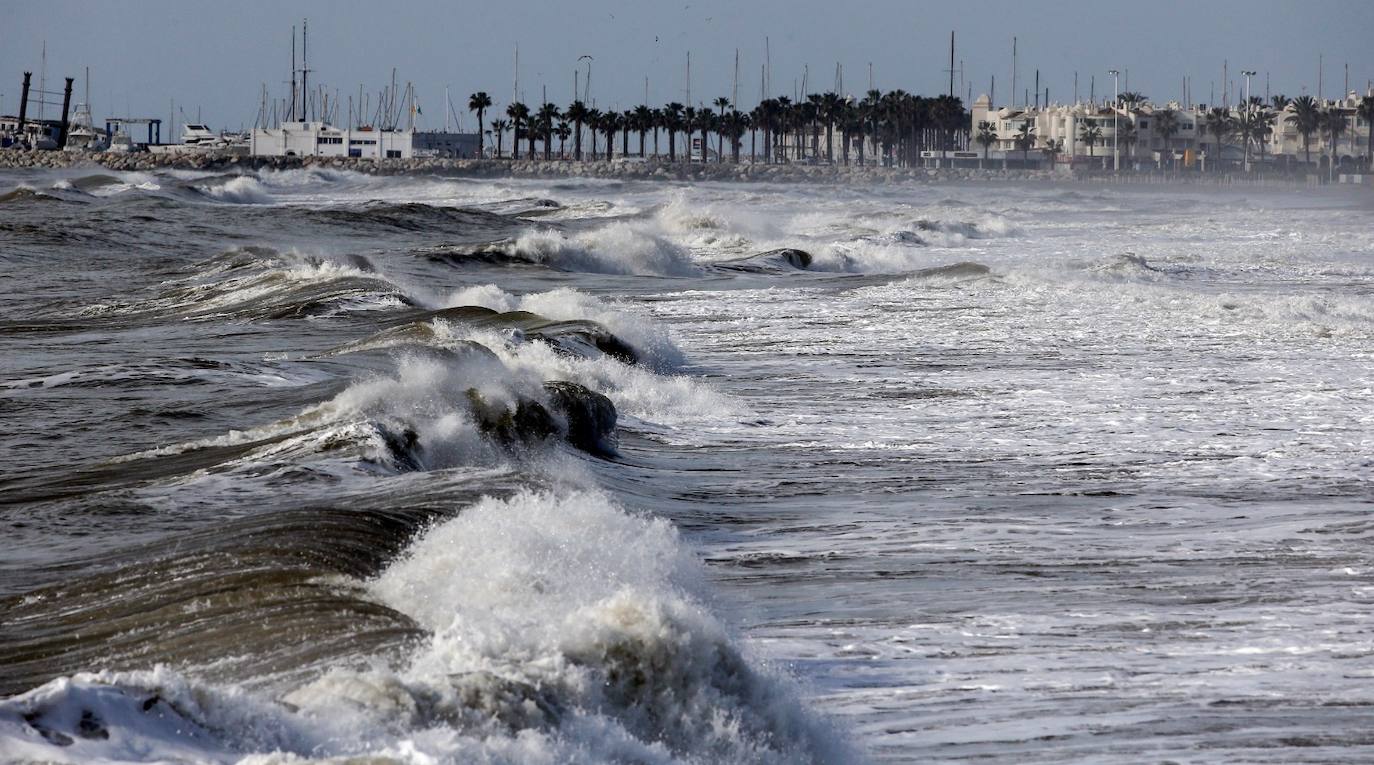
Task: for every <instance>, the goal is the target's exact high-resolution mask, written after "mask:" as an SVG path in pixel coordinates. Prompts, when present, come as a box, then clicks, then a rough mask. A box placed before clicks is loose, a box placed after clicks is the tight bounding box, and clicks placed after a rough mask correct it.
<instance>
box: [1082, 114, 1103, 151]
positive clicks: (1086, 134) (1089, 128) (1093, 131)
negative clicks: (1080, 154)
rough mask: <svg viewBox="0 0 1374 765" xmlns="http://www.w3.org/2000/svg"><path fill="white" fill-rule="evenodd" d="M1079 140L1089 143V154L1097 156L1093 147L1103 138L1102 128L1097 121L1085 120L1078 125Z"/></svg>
mask: <svg viewBox="0 0 1374 765" xmlns="http://www.w3.org/2000/svg"><path fill="white" fill-rule="evenodd" d="M1078 140H1080V141H1082V142H1083V143H1086V144H1087V145H1088V156H1089V157H1093V156H1096V155H1095V154H1094V153H1093V147H1094V146H1096V145H1097V144H1098V143H1099V142H1101V140H1102V128H1101V127H1100V126H1098V125H1097V123H1095V122H1086V121H1085V122H1083V123H1082V124H1080V125H1079V126H1078Z"/></svg>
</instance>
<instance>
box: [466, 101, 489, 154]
mask: <svg viewBox="0 0 1374 765" xmlns="http://www.w3.org/2000/svg"><path fill="white" fill-rule="evenodd" d="M490 107H491V96H489V95H487V93H486V91H484V90H479V91H477V92H476V93H473V94H472V95H470V96H468V111H470V112H477V156H478V157H481V156H482V120H483V116H484V115H485V114H486V113H487V109H488V108H490Z"/></svg>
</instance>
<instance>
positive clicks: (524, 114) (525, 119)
mask: <svg viewBox="0 0 1374 765" xmlns="http://www.w3.org/2000/svg"><path fill="white" fill-rule="evenodd" d="M506 116H507V117H510V124H511V129H512V130H514V131H515V135H514V137H512V138H511V142H510V145H511V149H510V157H511V159H519V158H520V139H521V138H523V137H524V136H525V134H526V133H529V132H530V130H529V119H530V108H529V107H528V106H525V105H524V104H522V103H520V102H519V101H516V102H514V103H512V104H510V105H509V106H507V107H506ZM533 153H534V139H530V154H533Z"/></svg>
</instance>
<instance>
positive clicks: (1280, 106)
mask: <svg viewBox="0 0 1374 765" xmlns="http://www.w3.org/2000/svg"><path fill="white" fill-rule="evenodd" d="M1269 103H1270V105H1272V106H1273V107H1274V111H1276V112H1281V111H1283V110H1284V109H1287V108H1288V105H1289V104H1291V103H1293V99H1291V98H1289V97H1288V96H1285V95H1284V94H1282V93H1279V94H1278V95H1276V96H1274V97H1273V98H1271V99H1269Z"/></svg>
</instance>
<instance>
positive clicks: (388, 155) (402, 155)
mask: <svg viewBox="0 0 1374 765" xmlns="http://www.w3.org/2000/svg"><path fill="white" fill-rule="evenodd" d="M249 152H250V153H251V154H252V155H253V156H255V157H358V158H362V159H411V158H414V157H455V158H461V157H475V156H477V134H476V133H446V132H421V131H417V130H378V129H376V128H371V127H361V128H353V129H346V128H339V127H335V126H333V125H330V124H329V123H327V122H283V123H282V124H281V125H280V126H279V127H275V128H255V129H254V130H253V135H252V139H251V143H250V146H249Z"/></svg>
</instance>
